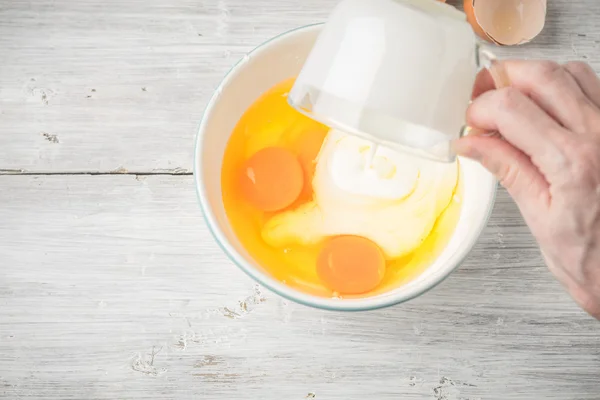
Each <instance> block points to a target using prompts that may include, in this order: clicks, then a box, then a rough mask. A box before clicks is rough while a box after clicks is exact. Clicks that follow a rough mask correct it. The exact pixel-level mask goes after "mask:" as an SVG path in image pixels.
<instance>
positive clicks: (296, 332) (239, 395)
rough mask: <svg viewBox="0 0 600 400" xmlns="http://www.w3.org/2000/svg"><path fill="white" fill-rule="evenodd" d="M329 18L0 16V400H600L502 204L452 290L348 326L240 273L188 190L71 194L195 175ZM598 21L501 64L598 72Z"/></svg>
mask: <svg viewBox="0 0 600 400" xmlns="http://www.w3.org/2000/svg"><path fill="white" fill-rule="evenodd" d="M333 4H335V0H302V1H300V0H298V1H293V0H279V1H268V0H210V1H209V0H123V1H111V0H108V1H107V0H104V1H100V0H79V1H72V0H53V1H43V0H31V1H22V0H2V1H0V174H12V173H14V174H15V175H3V176H0V188H1V190H0V398H3V399H4V398H5V399H20V398H22V399H25V398H27V399H34V398H35V399H37V398H43V399H51V400H52V399H208V400H212V399H263V400H271V399H273V400H283V399H285V400H287V399H306V398H308V399H311V398H314V399H328V400H329V399H333V400H338V399H339V400H342V399H343V400H347V399H377V400H379V399H382V400H391V399H394V400H396V399H403V400H404V399H437V400H442V399H445V400H450V399H469V400H475V399H502V400H511V399H523V400H525V399H597V398H599V397H600V394H599V392H598V389H597V382H598V379H599V377H600V333H599V325H598V323H597V322H596V321H594V320H593V319H592V318H590V317H588V316H587V315H586V314H584V313H583V312H582V311H581V310H579V309H578V308H577V307H576V306H575V305H574V303H573V302H572V301H571V300H570V299H569V297H568V296H567V295H566V294H565V293H564V292H563V291H562V289H561V288H560V286H559V285H558V284H557V283H556V282H555V281H554V280H553V279H552V277H551V276H550V274H549V273H548V272H547V270H546V268H545V267H544V265H543V262H542V259H541V257H540V255H539V251H538V249H537V246H536V245H535V242H534V240H533V238H532V237H531V235H530V234H529V232H528V229H527V228H526V226H525V225H524V223H523V220H522V218H521V217H520V215H519V212H518V210H517V208H516V207H515V206H514V204H513V203H512V201H511V200H510V199H509V198H508V196H507V195H506V193H505V192H504V191H501V192H500V196H499V199H498V203H497V206H496V208H495V211H494V214H493V216H492V219H491V221H490V224H489V226H488V228H487V229H486V231H485V232H484V234H483V236H482V238H481V239H480V241H479V243H478V245H477V246H476V248H475V249H474V250H473V252H472V253H471V255H470V257H469V258H468V259H467V260H466V261H465V263H464V265H463V266H462V267H461V268H460V269H459V270H458V271H457V272H456V273H454V274H453V275H452V276H451V277H450V278H449V279H448V280H447V281H446V282H444V283H443V284H442V285H440V286H439V287H437V288H436V289H434V290H433V291H431V292H430V293H428V294H427V295H425V296H422V297H420V298H418V299H416V300H414V301H411V302H410V303H408V304H405V305H402V306H397V307H392V308H389V309H386V310H380V311H376V312H368V313H356V314H342V313H332V312H324V311H319V310H314V309H310V308H306V307H303V306H299V305H296V304H291V303H289V302H286V301H284V300H283V299H281V298H279V297H277V296H275V295H273V294H271V293H268V292H266V291H264V290H262V289H259V288H257V287H256V285H255V284H254V283H253V282H252V281H250V280H249V279H248V278H247V277H246V276H245V275H244V274H242V273H241V272H240V271H238V270H237V268H236V267H234V266H233V265H231V263H230V262H229V261H228V259H227V258H226V257H225V256H224V255H223V253H222V252H221V251H220V249H219V248H218V247H217V245H216V244H215V243H214V241H213V239H212V237H211V236H210V234H209V233H208V230H207V228H206V225H205V224H204V221H203V220H202V217H201V213H200V210H199V207H198V206H197V204H196V198H195V194H194V189H193V180H192V177H191V176H161V175H158V176H155V175H150V176H146V175H139V176H137V175H135V174H131V175H101V176H92V175H85V174H82V175H69V174H70V173H73V172H78V173H83V172H90V173H98V172H101V173H108V172H115V173H125V172H130V173H131V172H140V173H143V174H156V173H173V174H178V173H189V171H190V170H191V168H192V144H193V136H194V134H195V129H196V126H197V123H198V122H199V120H200V117H201V114H202V109H203V107H204V105H205V104H206V102H207V101H208V98H209V96H210V94H211V91H212V89H213V88H214V87H215V86H216V85H217V84H218V82H219V81H220V79H221V77H222V76H223V75H224V74H225V72H226V71H227V70H228V69H229V67H230V66H231V65H232V64H233V63H234V62H235V61H236V59H238V58H239V57H240V56H241V55H242V54H244V53H245V52H246V51H248V50H250V49H251V48H252V47H254V46H255V45H256V44H258V43H260V42H262V41H264V40H266V39H268V38H269V37H271V36H273V35H275V34H277V33H280V32H282V31H285V30H287V29H290V28H293V27H296V26H300V25H304V24H307V23H312V22H316V21H322V20H324V19H325V17H326V15H327V13H328V12H329V10H330V9H331V7H332V6H333ZM598 15H600V2H597V1H596V0H572V1H570V0H551V1H550V2H549V15H548V23H547V25H546V29H545V31H544V33H543V34H542V36H540V37H539V38H538V39H536V41H534V42H533V43H531V44H529V45H527V46H524V47H520V48H503V49H496V51H497V52H498V53H499V54H500V55H502V56H511V55H512V56H519V57H531V58H534V57H535V58H538V57H542V58H552V59H556V60H558V61H566V60H571V59H587V61H589V62H591V64H592V65H593V66H594V67H595V69H596V70H597V71H600V51H599V50H600V25H598V24H597V16H598ZM22 171H24V172H26V173H29V174H34V175H33V176H28V175H23V174H22ZM35 174H39V175H35ZM46 174H58V175H46ZM62 174H66V175H62Z"/></svg>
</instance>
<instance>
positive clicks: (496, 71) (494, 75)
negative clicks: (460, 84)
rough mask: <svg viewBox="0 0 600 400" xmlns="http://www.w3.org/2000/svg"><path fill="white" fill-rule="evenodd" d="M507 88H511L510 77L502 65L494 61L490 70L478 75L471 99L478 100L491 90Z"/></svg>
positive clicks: (482, 71)
mask: <svg viewBox="0 0 600 400" xmlns="http://www.w3.org/2000/svg"><path fill="white" fill-rule="evenodd" d="M507 86H510V79H509V77H508V75H507V74H506V72H505V71H504V68H503V66H502V64H500V63H499V62H498V61H494V62H492V66H491V68H490V69H487V68H485V69H482V70H481V71H479V73H477V77H476V78H475V84H474V85H473V93H472V94H471V99H476V98H477V97H479V96H481V95H482V94H483V93H485V92H488V91H490V90H494V89H501V88H503V87H507Z"/></svg>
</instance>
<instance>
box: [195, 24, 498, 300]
mask: <svg viewBox="0 0 600 400" xmlns="http://www.w3.org/2000/svg"><path fill="white" fill-rule="evenodd" d="M321 29H322V25H320V24H318V25H311V26H306V27H303V28H299V29H296V30H293V31H290V32H287V33H285V34H282V35H280V36H278V37H276V38H274V39H272V40H270V41H268V42H266V43H264V44H262V45H261V46H259V47H257V48H256V49H255V50H253V51H252V52H251V53H249V54H248V55H247V56H245V57H244V58H243V59H242V60H240V61H239V62H238V63H237V64H236V65H235V66H234V67H233V68H232V69H231V71H229V73H228V74H227V76H226V77H225V79H224V80H223V81H222V82H221V84H220V86H219V88H218V89H217V90H216V91H215V93H214V95H213V97H212V99H211V100H210V102H209V103H208V106H207V107H206V110H205V113H204V116H203V118H202V122H201V123H200V127H199V130H198V134H197V138H196V146H195V161H194V177H195V183H196V189H197V192H198V197H199V200H200V204H201V207H202V210H203V213H204V217H205V219H206V222H207V224H208V227H209V228H210V230H211V232H212V234H213V235H214V237H215V239H216V241H217V243H218V244H219V245H220V246H221V247H222V248H223V250H224V251H225V253H226V254H227V255H228V256H229V258H230V259H231V260H232V261H233V262H234V263H236V264H237V265H238V266H239V267H240V268H241V269H242V271H244V272H245V273H247V274H248V275H250V276H251V277H252V278H254V279H255V280H256V281H257V282H259V283H260V284H261V285H263V286H265V287H267V288H268V289H270V290H272V291H274V292H276V293H278V294H279V295H281V296H283V297H285V298H287V299H289V300H293V301H296V302H299V303H303V304H305V305H309V306H313V307H318V308H323V309H331V310H347V311H356V310H369V309H375V308H381V307H386V306H390V305H393V304H397V303H401V302H404V301H406V300H409V299H411V298H414V297H416V296H419V295H421V294H422V293H424V292H426V291H427V290H429V289H431V288H432V287H434V286H435V285H437V284H438V283H440V282H441V281H442V280H443V279H444V278H445V277H447V276H448V275H449V274H450V273H451V272H452V271H453V270H454V269H455V268H456V267H458V266H459V265H460V263H461V262H462V261H463V259H464V258H465V257H466V256H467V254H468V253H469V251H470V250H471V248H472V247H473V245H474V244H475V242H476V241H477V238H478V237H479V235H480V233H481V231H482V230H483V228H484V227H485V225H486V222H487V219H488V217H489V215H490V212H491V210H492V206H493V203H494V197H495V192H496V181H495V179H494V178H493V177H492V175H490V174H489V173H488V172H487V171H486V170H485V169H484V168H483V167H481V166H480V165H479V164H477V163H475V162H472V161H470V160H462V159H461V160H460V161H461V176H460V179H461V180H462V183H463V193H462V196H461V197H462V209H461V213H460V218H459V221H458V224H457V226H456V229H455V231H454V233H453V234H452V237H451V238H450V241H449V243H448V245H447V246H446V248H445V249H444V250H443V252H442V253H441V255H440V256H439V257H438V258H437V259H436V261H435V262H434V263H433V264H432V265H431V266H430V267H429V268H427V270H425V271H424V272H423V273H422V274H421V275H420V276H418V277H417V278H415V279H414V280H413V281H411V282H409V283H407V284H405V285H404V286H401V287H398V288H396V289H394V290H391V291H389V292H386V293H383V294H380V295H376V296H372V297H368V298H363V299H333V298H322V297H316V296H311V295H308V294H305V293H302V292H300V291H298V290H296V289H293V288H291V287H289V286H286V285H285V284H284V283H282V282H280V281H278V280H276V279H274V278H273V277H272V276H271V275H270V274H269V272H268V271H266V270H265V269H264V268H263V267H262V266H261V265H259V264H258V263H257V262H256V261H255V260H254V259H253V258H252V256H250V254H248V252H247V251H246V249H244V247H243V246H242V245H241V243H240V241H239V240H238V239H237V237H236V235H235V234H234V232H233V229H232V228H231V226H230V224H229V221H228V219H227V215H226V214H225V209H224V207H223V201H222V195H221V166H222V163H223V154H224V151H225V146H226V145H227V141H228V140H229V137H230V135H231V132H232V131H233V129H234V127H235V125H236V123H237V121H238V120H239V119H240V117H241V116H242V114H243V113H244V112H245V111H246V109H247V108H248V107H249V106H250V105H252V103H253V102H254V101H256V99H257V98H258V97H259V96H260V95H261V94H263V93H264V92H265V91H267V90H268V89H270V88H271V87H272V86H274V85H275V84H277V83H279V82H281V81H282V80H284V79H287V78H290V77H294V76H297V74H298V73H299V72H300V70H301V68H302V65H303V63H304V61H305V60H306V57H307V56H308V54H309V52H310V50H311V48H312V47H313V45H314V43H315V40H316V39H317V36H318V34H319V32H320V31H321Z"/></svg>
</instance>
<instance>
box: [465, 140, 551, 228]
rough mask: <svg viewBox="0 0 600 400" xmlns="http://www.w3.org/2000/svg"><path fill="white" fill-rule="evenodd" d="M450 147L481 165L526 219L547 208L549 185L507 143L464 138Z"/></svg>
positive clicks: (533, 166)
mask: <svg viewBox="0 0 600 400" xmlns="http://www.w3.org/2000/svg"><path fill="white" fill-rule="evenodd" d="M453 146H454V150H455V151H456V153H457V154H459V155H462V156H464V157H468V158H471V159H474V160H476V161H478V162H480V163H481V164H482V165H483V166H484V167H485V168H486V169H487V170H488V171H490V172H491V173H492V174H494V176H496V178H497V179H498V180H499V181H500V183H501V184H502V186H504V187H505V188H506V190H507V191H508V192H509V193H510V195H511V196H512V197H513V198H514V199H515V201H516V202H517V204H518V205H519V207H520V208H521V211H522V212H523V215H525V216H526V217H530V218H532V217H531V216H533V215H538V214H540V212H541V211H542V210H543V208H541V207H545V206H547V204H548V203H547V201H548V193H549V191H548V182H547V181H546V179H545V178H544V176H543V175H542V174H541V172H540V171H539V170H538V169H537V168H536V166H535V165H534V164H533V163H532V162H531V159H530V158H529V157H528V156H527V155H526V154H525V153H523V152H522V151H520V150H519V149H517V148H515V147H514V146H512V145H511V144H510V143H508V142H506V141H504V140H502V139H499V138H496V137H483V136H466V137H464V138H461V139H459V140H457V141H456V142H454V143H453ZM532 222H533V221H532Z"/></svg>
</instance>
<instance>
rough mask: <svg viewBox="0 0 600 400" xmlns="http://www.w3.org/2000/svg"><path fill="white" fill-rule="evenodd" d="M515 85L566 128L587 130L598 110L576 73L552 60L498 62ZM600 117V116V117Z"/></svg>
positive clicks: (576, 130)
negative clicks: (579, 82)
mask: <svg viewBox="0 0 600 400" xmlns="http://www.w3.org/2000/svg"><path fill="white" fill-rule="evenodd" d="M498 63H499V64H500V65H501V67H502V69H503V70H504V71H505V73H506V75H507V76H508V79H509V80H510V82H511V85H512V86H514V87H516V88H517V89H519V90H521V91H522V92H523V93H525V94H526V95H528V96H529V97H531V98H532V99H533V101H535V102H536V103H537V104H538V105H539V106H540V107H541V108H542V109H543V110H544V111H546V112H547V113H548V114H550V116H551V117H552V118H554V119H555V120H556V121H557V122H558V123H560V124H561V125H563V126H564V127H565V128H567V129H569V130H572V131H575V132H578V133H583V132H586V131H587V130H588V128H589V127H590V123H591V120H592V119H593V116H594V113H591V111H592V110H591V107H590V104H589V101H587V98H586V96H585V94H584V93H583V91H582V90H581V88H580V87H579V85H578V84H577V82H576V81H575V79H574V78H573V76H571V74H570V73H568V72H567V70H566V69H564V68H562V67H561V66H560V65H559V64H557V63H555V62H552V61H525V60H510V61H499V62H498ZM599 118H600V117H599Z"/></svg>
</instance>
